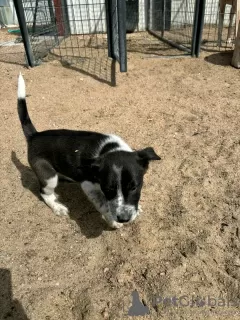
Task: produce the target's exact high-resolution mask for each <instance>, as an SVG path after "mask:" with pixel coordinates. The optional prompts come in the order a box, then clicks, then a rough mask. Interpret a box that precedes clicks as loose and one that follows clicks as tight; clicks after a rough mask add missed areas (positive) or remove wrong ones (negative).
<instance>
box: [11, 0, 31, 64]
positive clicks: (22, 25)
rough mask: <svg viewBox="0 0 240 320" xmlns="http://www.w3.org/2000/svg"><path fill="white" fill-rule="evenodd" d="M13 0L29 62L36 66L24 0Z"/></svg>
mask: <svg viewBox="0 0 240 320" xmlns="http://www.w3.org/2000/svg"><path fill="white" fill-rule="evenodd" d="M13 1H14V6H15V10H16V14H17V17H18V22H19V27H20V30H21V35H22V39H23V44H24V48H25V52H26V56H27V60H28V64H29V66H30V67H34V66H35V61H34V55H33V51H32V47H31V43H30V40H29V34H28V29H27V24H26V20H25V15H24V10H23V4H22V0H13Z"/></svg>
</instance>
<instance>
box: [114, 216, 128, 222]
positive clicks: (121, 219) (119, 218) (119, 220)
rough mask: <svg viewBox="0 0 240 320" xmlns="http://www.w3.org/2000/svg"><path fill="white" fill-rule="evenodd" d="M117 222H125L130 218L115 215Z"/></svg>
mask: <svg viewBox="0 0 240 320" xmlns="http://www.w3.org/2000/svg"><path fill="white" fill-rule="evenodd" d="M117 220H118V222H120V223H126V222H128V221H129V220H130V218H129V217H117Z"/></svg>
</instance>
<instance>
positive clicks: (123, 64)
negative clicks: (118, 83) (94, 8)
mask: <svg viewBox="0 0 240 320" xmlns="http://www.w3.org/2000/svg"><path fill="white" fill-rule="evenodd" d="M117 13H118V35H119V58H120V61H119V62H120V72H127V48H126V42H127V41H126V0H118V1H117Z"/></svg>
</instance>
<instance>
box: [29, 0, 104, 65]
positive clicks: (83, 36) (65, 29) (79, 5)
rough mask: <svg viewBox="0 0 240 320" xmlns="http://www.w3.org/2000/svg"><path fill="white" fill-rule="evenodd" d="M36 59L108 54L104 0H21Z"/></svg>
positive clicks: (90, 56)
mask: <svg viewBox="0 0 240 320" xmlns="http://www.w3.org/2000/svg"><path fill="white" fill-rule="evenodd" d="M23 6H24V11H25V17H26V22H27V25H28V28H29V31H30V36H31V44H32V49H33V53H34V56H35V60H38V59H41V58H42V57H44V56H46V54H47V53H48V52H49V51H50V53H51V54H52V55H54V56H55V57H59V58H62V59H68V60H70V59H71V58H74V59H75V60H76V58H77V57H85V58H97V57H103V56H107V36H106V13H105V2H104V0H98V1H95V0H92V1H87V0H85V1H82V0H81V1H80V0H36V1H33V0H23Z"/></svg>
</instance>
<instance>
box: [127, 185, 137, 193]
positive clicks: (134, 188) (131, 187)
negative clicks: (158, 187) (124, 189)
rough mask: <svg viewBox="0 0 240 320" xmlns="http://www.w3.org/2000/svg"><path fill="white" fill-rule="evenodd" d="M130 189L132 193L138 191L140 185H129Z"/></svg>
mask: <svg viewBox="0 0 240 320" xmlns="http://www.w3.org/2000/svg"><path fill="white" fill-rule="evenodd" d="M128 188H129V190H130V191H133V192H134V191H136V190H137V188H138V185H135V184H129V186H128Z"/></svg>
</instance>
